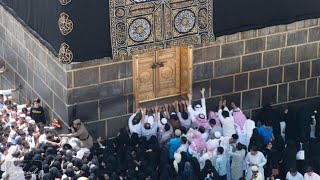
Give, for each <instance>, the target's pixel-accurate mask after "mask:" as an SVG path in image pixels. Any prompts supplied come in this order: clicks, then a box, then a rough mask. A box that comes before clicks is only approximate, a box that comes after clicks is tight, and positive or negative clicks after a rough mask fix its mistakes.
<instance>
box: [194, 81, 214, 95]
mask: <svg viewBox="0 0 320 180" xmlns="http://www.w3.org/2000/svg"><path fill="white" fill-rule="evenodd" d="M210 84H211V81H210V80H208V81H202V82H196V83H193V84H192V99H201V97H202V95H201V93H200V90H201V89H202V88H205V89H206V91H205V94H204V96H205V97H206V98H207V97H209V93H210V91H209V89H210ZM214 88H215V87H214Z"/></svg>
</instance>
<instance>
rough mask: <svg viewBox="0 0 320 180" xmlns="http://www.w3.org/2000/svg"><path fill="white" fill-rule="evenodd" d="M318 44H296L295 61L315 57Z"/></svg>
mask: <svg viewBox="0 0 320 180" xmlns="http://www.w3.org/2000/svg"><path fill="white" fill-rule="evenodd" d="M317 53H318V44H317V43H313V44H306V45H302V46H298V48H297V61H305V60H310V59H315V58H317Z"/></svg>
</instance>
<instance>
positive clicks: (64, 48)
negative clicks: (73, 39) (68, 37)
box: [58, 43, 73, 64]
mask: <svg viewBox="0 0 320 180" xmlns="http://www.w3.org/2000/svg"><path fill="white" fill-rule="evenodd" d="M69 48H70V46H69V45H68V44H66V43H62V44H61V46H60V50H59V55H58V58H59V61H60V62H61V63H62V64H70V63H71V62H72V60H73V53H72V51H71V50H70V49H69Z"/></svg>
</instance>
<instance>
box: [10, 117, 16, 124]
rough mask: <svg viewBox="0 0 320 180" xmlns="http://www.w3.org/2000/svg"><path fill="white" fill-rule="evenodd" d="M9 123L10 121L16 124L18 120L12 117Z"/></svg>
mask: <svg viewBox="0 0 320 180" xmlns="http://www.w3.org/2000/svg"><path fill="white" fill-rule="evenodd" d="M9 123H10V124H15V123H17V121H16V120H15V119H12V118H11V119H10V121H9Z"/></svg>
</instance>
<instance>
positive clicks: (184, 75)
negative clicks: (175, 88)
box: [132, 46, 193, 108]
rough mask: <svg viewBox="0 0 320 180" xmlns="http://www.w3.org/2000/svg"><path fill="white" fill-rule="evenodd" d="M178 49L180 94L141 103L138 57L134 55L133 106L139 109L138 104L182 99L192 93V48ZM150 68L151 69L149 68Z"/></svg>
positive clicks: (155, 84)
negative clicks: (176, 97)
mask: <svg viewBox="0 0 320 180" xmlns="http://www.w3.org/2000/svg"><path fill="white" fill-rule="evenodd" d="M179 48H180V93H178V94H171V95H168V96H166V97H155V98H150V99H147V100H143V101H141V100H140V99H139V76H138V72H139V63H138V62H139V55H134V56H133V59H132V63H133V66H132V67H133V95H134V99H135V100H134V102H135V103H134V104H135V105H134V106H135V107H136V108H137V107H139V104H140V103H143V102H149V101H155V100H159V99H163V98H168V97H174V96H178V95H181V96H182V97H183V98H186V97H187V93H188V92H191V91H192V63H193V48H192V46H187V47H179ZM155 54H157V52H155ZM150 68H151V67H150ZM156 76H157V75H156V73H155V74H154V79H155V81H157V80H156V78H157V77H156ZM154 90H155V91H157V83H154Z"/></svg>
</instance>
